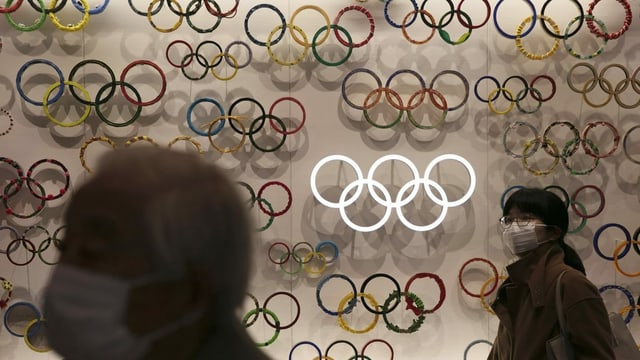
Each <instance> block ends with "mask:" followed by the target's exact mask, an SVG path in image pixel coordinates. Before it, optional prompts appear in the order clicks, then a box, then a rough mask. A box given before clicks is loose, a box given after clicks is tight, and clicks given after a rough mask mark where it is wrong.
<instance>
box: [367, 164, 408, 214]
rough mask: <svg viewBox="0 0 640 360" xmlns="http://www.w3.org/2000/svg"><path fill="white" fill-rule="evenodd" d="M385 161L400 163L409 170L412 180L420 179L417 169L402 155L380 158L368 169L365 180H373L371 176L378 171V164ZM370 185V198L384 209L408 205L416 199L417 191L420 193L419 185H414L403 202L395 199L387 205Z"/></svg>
mask: <svg viewBox="0 0 640 360" xmlns="http://www.w3.org/2000/svg"><path fill="white" fill-rule="evenodd" d="M387 160H392V161H393V160H397V161H400V162H402V163H404V164H405V165H407V166H408V167H409V169H410V170H411V173H412V174H413V178H414V179H419V178H420V172H419V171H418V168H417V167H416V166H415V165H414V164H413V163H412V162H411V160H409V159H407V158H406V157H404V156H402V155H385V156H383V157H381V158H380V159H378V160H376V161H375V162H374V163H373V165H371V168H370V169H369V173H368V174H367V179H368V180H373V175H374V174H375V172H376V170H377V169H378V167H379V166H380V164H382V163H383V162H385V161H387ZM371 185H372V183H369V184H368V189H369V192H370V193H371V196H372V197H373V199H374V200H375V201H377V202H378V203H379V204H380V205H382V206H386V207H399V206H404V205H406V204H408V203H410V202H411V201H412V200H413V199H414V198H415V197H416V195H418V191H420V186H419V185H420V184H416V185H415V186H414V187H413V190H412V191H411V194H410V195H409V196H408V197H407V199H406V200H405V201H404V202H402V203H398V199H400V198H399V197H397V198H396V202H389V203H387V202H385V201H384V200H383V199H381V198H380V197H378V194H377V193H376V192H375V191H373V188H372V187H371Z"/></svg>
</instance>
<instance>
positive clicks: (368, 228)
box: [339, 179, 393, 232]
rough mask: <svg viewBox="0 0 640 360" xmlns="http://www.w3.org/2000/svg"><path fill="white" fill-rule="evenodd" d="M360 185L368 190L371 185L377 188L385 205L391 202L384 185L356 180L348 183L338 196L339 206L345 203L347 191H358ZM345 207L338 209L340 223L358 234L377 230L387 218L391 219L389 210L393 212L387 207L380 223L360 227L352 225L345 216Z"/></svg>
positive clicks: (368, 180)
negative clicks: (358, 232) (383, 198)
mask: <svg viewBox="0 0 640 360" xmlns="http://www.w3.org/2000/svg"><path fill="white" fill-rule="evenodd" d="M362 185H367V187H368V188H371V186H372V185H373V186H375V187H377V188H378V189H380V191H382V194H383V195H384V197H385V200H386V202H387V203H389V202H391V194H390V193H389V190H387V188H386V187H384V185H382V184H381V183H380V182H378V181H376V180H373V179H361V180H356V181H354V182H352V183H350V184H349V185H347V187H345V188H344V190H342V193H341V194H340V203H341V204H344V203H345V202H344V198H345V197H346V196H347V194H348V193H349V191H351V189H352V188H354V187H356V186H358V187H359V189H361V188H362ZM372 193H373V192H372ZM352 203H353V201H352V202H351V203H349V205H350V204H352ZM347 206H348V205H345V206H341V207H340V208H339V210H340V217H341V218H342V221H344V222H345V224H347V226H349V227H350V228H352V229H353V230H355V231H360V232H371V231H376V230H378V229H379V228H381V227H382V226H383V225H384V224H385V223H386V222H387V221H388V220H389V217H391V210H393V206H387V210H386V211H385V212H384V215H383V216H382V218H380V221H378V222H377V223H375V224H373V225H371V226H360V225H358V224H356V223H354V222H353V221H351V219H349V216H347V211H346V209H347Z"/></svg>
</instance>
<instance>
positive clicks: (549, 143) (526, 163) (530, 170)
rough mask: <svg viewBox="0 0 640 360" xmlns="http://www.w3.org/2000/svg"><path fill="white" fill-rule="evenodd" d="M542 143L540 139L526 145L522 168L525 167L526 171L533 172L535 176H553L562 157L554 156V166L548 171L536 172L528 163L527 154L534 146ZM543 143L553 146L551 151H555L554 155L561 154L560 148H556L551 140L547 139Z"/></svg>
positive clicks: (530, 141) (523, 151)
mask: <svg viewBox="0 0 640 360" xmlns="http://www.w3.org/2000/svg"><path fill="white" fill-rule="evenodd" d="M540 141H541V140H540V138H535V139H533V140H529V141H527V142H526V143H525V144H524V150H522V166H524V168H525V169H527V170H529V172H531V173H532V174H533V175H535V176H543V175H549V174H551V172H552V171H553V170H554V169H555V168H556V166H558V163H559V162H560V158H561V157H562V156H553V164H552V165H551V166H550V167H549V168H548V169H546V170H536V169H534V168H532V167H531V166H529V163H528V161H527V153H528V152H529V149H531V147H532V146H533V144H535V143H536V142H540ZM543 141H544V144H543V145H547V146H551V149H552V150H553V151H554V154H560V152H559V150H558V146H556V143H554V142H553V141H552V140H551V139H548V138H547V139H544V140H543Z"/></svg>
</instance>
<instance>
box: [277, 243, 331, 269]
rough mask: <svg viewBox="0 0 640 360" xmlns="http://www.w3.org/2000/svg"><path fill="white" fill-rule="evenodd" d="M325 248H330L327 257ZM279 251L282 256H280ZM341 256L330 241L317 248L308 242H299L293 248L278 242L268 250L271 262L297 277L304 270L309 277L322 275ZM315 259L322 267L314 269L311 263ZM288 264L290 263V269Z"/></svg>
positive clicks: (317, 245)
mask: <svg viewBox="0 0 640 360" xmlns="http://www.w3.org/2000/svg"><path fill="white" fill-rule="evenodd" d="M301 248H302V249H301ZM325 248H330V250H331V253H330V254H329V255H325V252H324V249H325ZM279 249H280V255H278V250H279ZM339 255H340V250H339V249H338V246H337V245H336V244H335V243H334V242H333V241H330V240H324V241H321V242H319V243H318V244H316V246H315V247H314V246H313V245H311V243H309V242H306V241H303V242H298V243H296V244H295V245H293V248H289V245H287V244H286V243H284V242H282V241H276V242H274V243H273V244H271V246H269V250H268V257H269V260H270V261H271V262H272V263H274V264H276V265H278V267H279V268H280V270H282V271H283V272H284V273H286V274H288V275H297V274H298V273H300V271H302V270H303V269H304V271H305V272H306V273H307V274H309V275H319V274H322V273H323V272H324V271H325V270H326V269H327V266H328V265H330V264H333V263H335V262H336V261H337V260H338V256H339ZM314 259H317V260H316V261H317V262H320V265H318V266H316V267H313V266H312V264H311V262H312V261H313V260H314ZM287 263H290V265H289V267H288V268H287V267H286V264H287Z"/></svg>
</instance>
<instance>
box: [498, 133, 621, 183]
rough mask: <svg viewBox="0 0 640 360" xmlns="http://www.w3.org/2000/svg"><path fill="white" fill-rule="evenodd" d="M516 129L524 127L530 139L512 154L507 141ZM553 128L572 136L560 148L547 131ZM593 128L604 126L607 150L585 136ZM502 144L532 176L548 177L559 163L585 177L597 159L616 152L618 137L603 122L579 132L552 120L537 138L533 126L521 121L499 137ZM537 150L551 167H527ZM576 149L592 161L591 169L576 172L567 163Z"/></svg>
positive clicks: (575, 173) (572, 172) (572, 166)
mask: <svg viewBox="0 0 640 360" xmlns="http://www.w3.org/2000/svg"><path fill="white" fill-rule="evenodd" d="M519 127H526V128H528V129H529V131H530V132H531V133H533V138H532V139H531V140H528V141H526V142H524V146H523V149H522V151H519V152H514V151H513V150H511V149H510V148H509V145H508V140H507V138H508V136H509V134H510V133H511V132H512V131H514V130H516V129H518V128H519ZM555 127H566V128H568V129H569V131H570V133H571V134H573V137H572V138H571V139H569V140H567V141H566V142H565V143H564V145H563V146H562V148H560V147H559V146H558V144H559V143H560V142H558V140H554V139H553V138H552V137H551V131H552V129H553V128H555ZM597 127H604V128H605V129H606V130H608V131H609V132H610V133H611V139H612V145H611V146H610V147H609V148H607V149H605V148H601V147H599V146H598V145H597V144H596V143H595V141H594V140H592V138H590V137H589V132H590V131H592V130H593V129H595V128H597ZM502 143H503V145H504V149H505V152H506V153H507V154H508V155H510V156H511V157H513V158H517V159H521V160H522V165H523V167H524V168H525V169H527V170H528V171H529V172H531V173H532V174H534V175H535V176H545V175H549V174H550V173H551V172H553V170H554V169H555V168H556V166H557V165H558V163H559V162H560V161H562V165H563V166H564V167H565V168H566V169H567V170H569V173H570V174H571V175H588V174H590V173H591V172H592V171H593V170H595V168H596V167H597V166H598V164H599V163H600V159H603V158H606V157H609V156H611V155H613V154H614V153H615V152H616V151H617V150H618V145H619V143H620V134H619V133H618V130H617V129H616V127H615V126H614V125H613V124H611V123H609V122H606V121H592V122H589V123H587V125H586V126H585V128H584V129H583V130H582V132H580V131H579V130H578V129H577V128H576V127H575V125H573V124H572V123H571V122H569V121H555V122H553V123H551V124H550V125H549V126H547V127H546V128H545V130H544V132H543V134H542V136H540V135H539V133H538V130H537V129H536V128H535V127H534V126H533V125H531V124H529V123H527V122H523V121H516V122H513V123H512V124H510V125H509V126H508V127H507V128H506V129H505V132H504V134H503V137H502ZM540 147H542V149H543V150H544V152H545V153H546V154H548V155H549V156H551V157H552V159H553V160H552V163H551V165H550V166H549V167H548V168H546V169H541V168H538V167H535V166H534V165H532V164H530V160H529V159H530V158H531V157H532V156H533V155H534V154H535V153H536V152H537V151H538V149H539V148H540ZM580 148H582V149H583V150H584V152H585V154H586V155H588V157H589V158H590V159H592V164H591V166H589V167H586V168H584V169H576V168H575V166H574V165H572V164H571V162H570V161H569V158H570V157H571V156H573V155H574V154H576V153H577V151H578V150H579V149H580ZM605 150H606V151H605Z"/></svg>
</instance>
